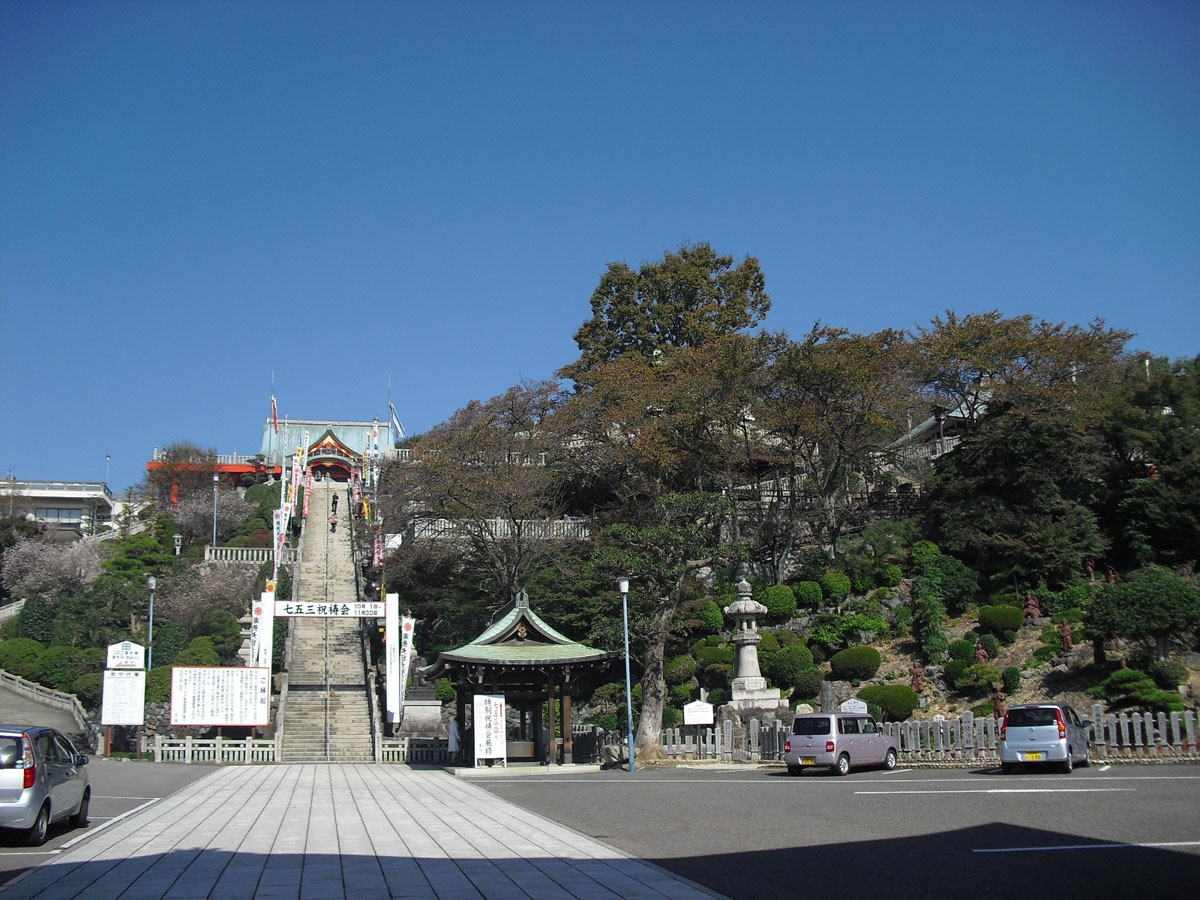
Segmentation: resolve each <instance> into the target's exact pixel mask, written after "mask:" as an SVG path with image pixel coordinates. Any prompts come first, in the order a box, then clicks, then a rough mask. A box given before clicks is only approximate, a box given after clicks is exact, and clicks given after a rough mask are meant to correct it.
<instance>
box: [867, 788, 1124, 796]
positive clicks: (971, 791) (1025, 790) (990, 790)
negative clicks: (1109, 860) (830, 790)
mask: <svg viewBox="0 0 1200 900" xmlns="http://www.w3.org/2000/svg"><path fill="white" fill-rule="evenodd" d="M1133 790H1135V788H1120V787H1111V788H1109V787H1098V788H1090V787H1089V788H962V789H959V788H951V789H949V790H943V789H941V788H937V789H934V790H932V791H855V792H854V793H856V794H884V795H887V794H1101V793H1111V792H1115V791H1133Z"/></svg>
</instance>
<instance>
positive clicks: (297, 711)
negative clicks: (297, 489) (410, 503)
mask: <svg viewBox="0 0 1200 900" xmlns="http://www.w3.org/2000/svg"><path fill="white" fill-rule="evenodd" d="M335 492H336V493H337V494H338V495H340V501H339V504H338V518H339V520H340V522H339V523H338V528H337V531H336V532H332V533H331V532H330V530H329V525H328V519H329V512H330V508H331V506H332V502H333V496H334V494H335ZM349 520H350V509H349V499H348V498H347V496H346V486H345V485H343V484H339V483H337V482H330V481H325V482H317V483H314V484H313V488H312V495H311V496H310V497H309V506H308V519H307V521H306V522H305V526H304V533H303V537H302V538H301V560H302V562H301V567H300V575H299V578H298V579H297V582H296V586H295V589H294V592H293V599H295V600H296V601H297V602H299V603H318V604H320V603H353V602H354V601H355V600H356V599H357V597H356V595H355V581H354V560H353V556H352V553H351V547H350V529H349V525H348V523H349ZM283 715H284V720H283V746H282V747H281V748H280V757H281V761H282V762H371V761H372V760H373V759H374V746H373V745H372V742H371V708H370V704H369V702H368V699H367V685H366V676H365V666H364V661H363V646H362V638H361V631H360V620H359V619H344V618H329V619H326V618H305V617H298V618H296V619H295V620H294V627H293V630H292V637H291V648H290V663H289V668H288V694H287V702H286V704H285V706H284V713H283Z"/></svg>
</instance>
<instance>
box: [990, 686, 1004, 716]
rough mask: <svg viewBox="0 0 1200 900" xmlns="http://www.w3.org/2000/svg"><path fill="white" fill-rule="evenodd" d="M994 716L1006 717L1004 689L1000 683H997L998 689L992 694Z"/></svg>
mask: <svg viewBox="0 0 1200 900" xmlns="http://www.w3.org/2000/svg"><path fill="white" fill-rule="evenodd" d="M992 718H993V719H1003V718H1004V691H1003V690H1001V688H1000V685H996V690H995V691H994V692H993V694H992Z"/></svg>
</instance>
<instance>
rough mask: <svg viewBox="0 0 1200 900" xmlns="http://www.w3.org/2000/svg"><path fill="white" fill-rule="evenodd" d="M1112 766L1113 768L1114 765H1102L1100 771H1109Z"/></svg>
mask: <svg viewBox="0 0 1200 900" xmlns="http://www.w3.org/2000/svg"><path fill="white" fill-rule="evenodd" d="M1111 768H1112V766H1101V767H1100V771H1101V772H1107V771H1108V770H1109V769H1111Z"/></svg>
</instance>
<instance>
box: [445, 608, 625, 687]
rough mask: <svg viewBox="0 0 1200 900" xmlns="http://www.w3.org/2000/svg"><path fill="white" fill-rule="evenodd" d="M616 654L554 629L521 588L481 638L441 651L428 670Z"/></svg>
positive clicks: (601, 659)
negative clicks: (536, 611)
mask: <svg viewBox="0 0 1200 900" xmlns="http://www.w3.org/2000/svg"><path fill="white" fill-rule="evenodd" d="M614 656H616V653H613V652H611V651H607V650H597V649H595V648H594V647H588V646H585V645H584V644H580V643H578V642H577V641H572V640H571V639H570V638H568V637H565V636H564V635H562V634H560V633H559V632H557V631H555V630H554V629H553V628H551V627H550V626H549V625H547V624H546V622H545V621H544V620H543V619H542V618H541V617H540V616H539V615H538V614H537V613H535V612H534V611H533V610H531V609H530V608H529V596H528V595H527V594H526V593H525V592H524V591H522V592H521V593H520V594H518V595H517V596H516V597H515V598H514V599H513V601H512V602H511V603H509V604H508V606H506V607H505V608H504V609H502V610H500V611H499V612H498V613H497V614H496V617H495V618H494V619H493V620H492V623H491V624H490V625H488V627H487V628H486V629H485V630H484V631H483V633H482V634H480V635H479V637H477V638H475V640H473V641H471V643H469V644H464V645H463V646H461V647H458V648H456V649H454V650H447V651H446V652H444V653H440V654H438V658H437V660H436V661H435V662H434V664H433V665H432V666H430V667H429V668H428V669H427V670H425V671H426V672H427V673H429V675H430V676H436V675H437V674H438V673H440V672H441V671H443V670H445V669H446V668H448V667H449V668H455V667H457V666H460V665H490V666H504V667H518V668H519V667H524V666H531V667H532V666H541V665H567V664H575V663H601V662H606V661H608V660H609V659H611V658H612V657H614Z"/></svg>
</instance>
